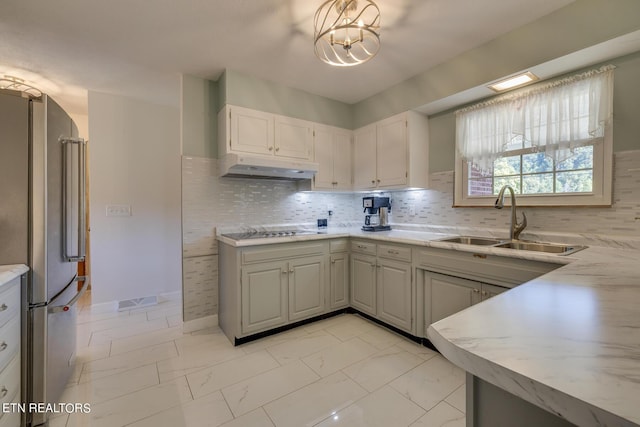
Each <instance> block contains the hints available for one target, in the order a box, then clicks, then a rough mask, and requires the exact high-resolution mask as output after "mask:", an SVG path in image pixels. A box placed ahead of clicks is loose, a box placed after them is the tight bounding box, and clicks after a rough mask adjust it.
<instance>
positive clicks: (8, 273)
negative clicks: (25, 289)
mask: <svg viewBox="0 0 640 427" xmlns="http://www.w3.org/2000/svg"><path fill="white" fill-rule="evenodd" d="M27 271H29V267H27V266H26V265H24V264H9V265H0V286H4V285H6V284H7V283H9V282H10V281H12V280H13V279H15V278H16V277H20V276H21V275H23V274H24V273H26V272H27Z"/></svg>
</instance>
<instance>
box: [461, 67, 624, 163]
mask: <svg viewBox="0 0 640 427" xmlns="http://www.w3.org/2000/svg"><path fill="white" fill-rule="evenodd" d="M614 68H615V67H614V66H611V65H609V66H605V67H602V68H600V69H597V70H591V71H588V72H585V73H582V74H579V75H575V76H571V77H567V78H564V79H560V80H557V81H554V82H551V83H548V84H545V85H537V86H535V87H532V88H531V89H529V90H524V91H519V92H517V93H514V94H509V95H503V96H499V97H496V98H493V99H491V100H489V101H486V102H482V103H479V104H476V105H472V106H470V107H467V108H464V109H462V110H458V111H456V113H455V115H456V148H457V150H458V155H459V156H461V158H462V159H463V160H466V161H468V162H472V163H473V164H474V165H476V166H477V167H478V168H480V169H483V170H490V169H491V168H492V166H493V162H494V161H495V160H496V159H497V158H499V157H501V156H502V155H503V154H504V153H505V151H506V150H507V146H508V145H509V144H510V143H512V142H513V141H514V140H515V139H517V138H520V139H521V140H522V142H523V144H524V147H533V148H535V149H537V150H538V151H544V152H545V153H546V154H547V155H548V156H550V157H551V158H553V159H555V160H556V161H561V160H564V159H566V158H568V157H570V156H571V154H572V150H573V149H574V148H576V147H580V146H584V145H588V144H593V143H597V142H599V141H601V140H602V138H603V136H604V130H605V126H607V125H608V124H609V123H610V121H611V118H612V115H613V70H614Z"/></svg>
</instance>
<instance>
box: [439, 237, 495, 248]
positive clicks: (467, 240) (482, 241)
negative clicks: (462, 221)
mask: <svg viewBox="0 0 640 427" xmlns="http://www.w3.org/2000/svg"><path fill="white" fill-rule="evenodd" d="M438 241H439V242H449V243H461V244H463V245H478V246H494V245H497V244H500V243H505V241H504V240H500V239H492V238H490V237H473V236H456V237H447V238H446V239H439V240H438Z"/></svg>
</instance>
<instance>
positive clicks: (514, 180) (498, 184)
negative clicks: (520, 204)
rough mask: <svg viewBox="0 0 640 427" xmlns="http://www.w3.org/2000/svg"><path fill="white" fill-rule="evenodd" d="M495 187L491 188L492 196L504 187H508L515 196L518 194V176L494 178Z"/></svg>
mask: <svg viewBox="0 0 640 427" xmlns="http://www.w3.org/2000/svg"><path fill="white" fill-rule="evenodd" d="M494 181H495V186H494V187H493V194H498V193H499V192H500V189H501V188H502V187H503V186H504V185H510V186H511V187H512V188H513V191H515V192H516V194H520V177H519V176H505V177H500V178H495V180H494Z"/></svg>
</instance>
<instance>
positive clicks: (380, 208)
mask: <svg viewBox="0 0 640 427" xmlns="http://www.w3.org/2000/svg"><path fill="white" fill-rule="evenodd" d="M362 207H363V208H364V213H365V216H364V225H363V226H362V230H363V231H388V230H391V226H390V225H389V212H391V202H390V201H389V198H388V197H363V198H362Z"/></svg>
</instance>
